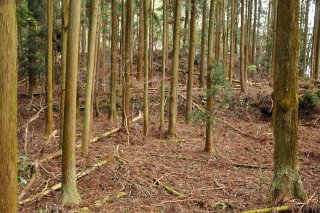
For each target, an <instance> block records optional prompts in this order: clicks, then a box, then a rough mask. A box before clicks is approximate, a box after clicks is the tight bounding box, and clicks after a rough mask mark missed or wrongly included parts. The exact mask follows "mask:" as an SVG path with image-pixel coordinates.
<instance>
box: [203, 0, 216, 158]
mask: <svg viewBox="0 0 320 213" xmlns="http://www.w3.org/2000/svg"><path fill="white" fill-rule="evenodd" d="M214 3H215V0H211V4H210V16H209V31H208V56H207V57H208V59H207V61H208V66H207V90H211V86H212V78H213V76H212V74H213V64H214V52H213V35H214V6H215V4H214ZM206 110H207V113H208V116H207V119H206V143H205V147H204V151H205V152H208V153H212V151H213V148H212V121H211V113H212V96H211V94H210V93H209V92H208V93H207V103H206Z"/></svg>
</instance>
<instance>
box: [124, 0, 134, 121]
mask: <svg viewBox="0 0 320 213" xmlns="http://www.w3.org/2000/svg"><path fill="white" fill-rule="evenodd" d="M126 14H127V15H126V39H125V41H126V43H125V73H124V77H125V83H124V96H123V98H124V105H123V116H122V121H123V125H124V126H127V125H129V121H130V71H131V54H130V53H131V48H132V0H127V11H126Z"/></svg>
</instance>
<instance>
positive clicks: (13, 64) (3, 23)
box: [0, 0, 18, 213]
mask: <svg viewBox="0 0 320 213" xmlns="http://www.w3.org/2000/svg"><path fill="white" fill-rule="evenodd" d="M0 14H1V18H0V38H1V42H0V85H1V89H0V122H1V123H0V171H1V172H0V212H6V213H15V212H17V211H18V209H17V207H18V206H17V200H18V198H17V194H18V191H17V185H18V184H17V170H18V168H17V158H18V148H17V147H18V145H17V104H18V103H17V80H18V79H17V24H16V23H17V22H16V1H15V0H2V1H1V3H0Z"/></svg>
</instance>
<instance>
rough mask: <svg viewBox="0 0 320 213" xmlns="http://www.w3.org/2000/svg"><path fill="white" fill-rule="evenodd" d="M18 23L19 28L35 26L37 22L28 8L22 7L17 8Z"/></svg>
mask: <svg viewBox="0 0 320 213" xmlns="http://www.w3.org/2000/svg"><path fill="white" fill-rule="evenodd" d="M16 11H17V23H18V26H19V27H27V26H28V25H34V24H36V23H37V20H36V19H35V18H34V17H33V14H32V12H31V11H30V10H29V9H28V7H26V6H24V5H20V6H18V7H17V10H16Z"/></svg>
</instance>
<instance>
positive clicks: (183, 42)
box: [182, 0, 190, 48]
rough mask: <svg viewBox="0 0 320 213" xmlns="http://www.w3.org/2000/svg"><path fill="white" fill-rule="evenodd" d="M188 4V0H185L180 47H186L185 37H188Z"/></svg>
mask: <svg viewBox="0 0 320 213" xmlns="http://www.w3.org/2000/svg"><path fill="white" fill-rule="evenodd" d="M189 4H190V0H186V1H185V16H184V26H183V38H182V47H183V48H187V37H188V33H189V32H188V31H189V29H188V26H189V11H190V10H189Z"/></svg>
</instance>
